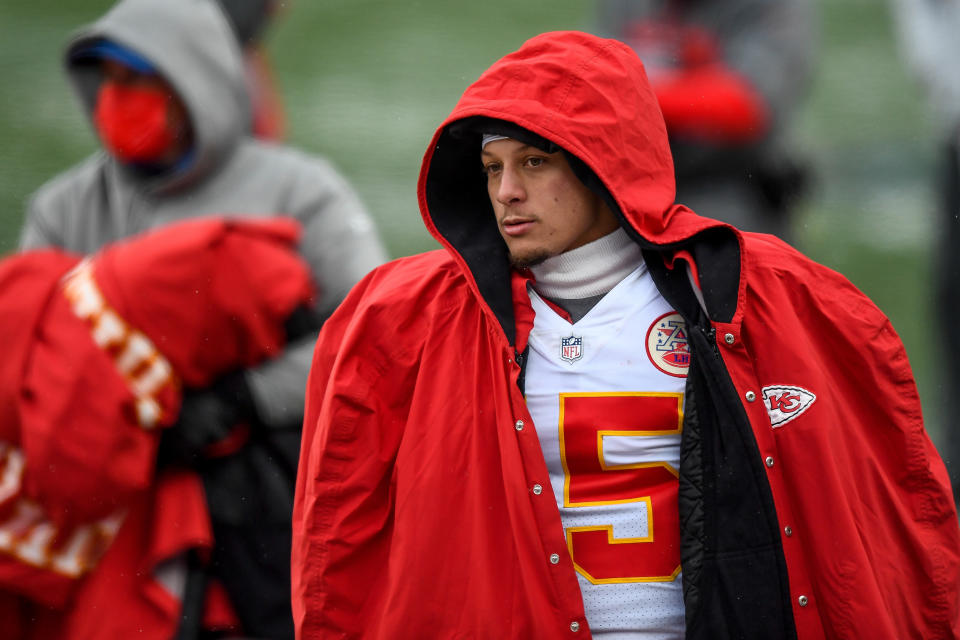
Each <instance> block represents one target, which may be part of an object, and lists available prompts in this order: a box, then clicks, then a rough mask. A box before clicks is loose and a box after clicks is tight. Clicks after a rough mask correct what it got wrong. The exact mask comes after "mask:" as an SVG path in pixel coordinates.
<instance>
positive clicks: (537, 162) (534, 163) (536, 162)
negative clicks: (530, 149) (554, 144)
mask: <svg viewBox="0 0 960 640" xmlns="http://www.w3.org/2000/svg"><path fill="white" fill-rule="evenodd" d="M543 163H544V159H543V158H540V157H537V156H533V157H532V158H527V166H530V167H539V166H542V165H543Z"/></svg>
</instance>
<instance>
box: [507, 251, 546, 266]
mask: <svg viewBox="0 0 960 640" xmlns="http://www.w3.org/2000/svg"><path fill="white" fill-rule="evenodd" d="M550 257H552V256H551V254H550V252H549V251H547V250H545V249H540V250H539V251H534V252H532V253H529V254H527V255H517V254H514V253H511V254H510V266H512V267H513V268H514V269H521V270H522V269H529V268H530V267H535V266H537V265H538V264H543V262H544V261H545V260H546V259H547V258H550Z"/></svg>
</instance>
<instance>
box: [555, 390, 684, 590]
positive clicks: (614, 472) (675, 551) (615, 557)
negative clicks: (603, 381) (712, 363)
mask: <svg viewBox="0 0 960 640" xmlns="http://www.w3.org/2000/svg"><path fill="white" fill-rule="evenodd" d="M682 402H683V396H682V394H680V393H627V392H622V393H568V394H561V395H560V456H561V461H562V463H563V469H564V475H565V478H564V491H563V493H564V496H563V500H564V507H567V508H577V507H595V506H601V505H623V506H628V507H633V508H636V509H637V512H636V513H635V514H633V513H631V519H633V518H636V519H638V520H642V518H643V513H642V511H640V510H643V511H645V512H646V522H647V534H646V535H645V536H643V537H622V538H617V537H615V536H614V530H613V524H602V525H593V526H577V527H567V528H566V536H567V546H568V548H569V550H570V555H571V557H572V558H573V563H574V566H575V567H576V568H577V571H578V572H579V573H580V574H581V575H583V576H584V577H585V578H586V579H588V580H589V581H590V582H592V583H594V584H602V583H611V582H668V581H671V580H673V579H674V578H676V577H677V575H678V574H679V573H680V520H679V515H678V512H677V490H678V472H677V469H675V468H674V467H673V466H672V465H671V464H669V463H667V462H662V461H645V462H632V463H621V464H608V463H607V462H606V461H605V459H604V437H610V436H634V437H640V438H647V437H649V438H654V437H658V436H678V435H679V434H680V430H681V426H682V423H683V413H682ZM651 442H652V441H651Z"/></svg>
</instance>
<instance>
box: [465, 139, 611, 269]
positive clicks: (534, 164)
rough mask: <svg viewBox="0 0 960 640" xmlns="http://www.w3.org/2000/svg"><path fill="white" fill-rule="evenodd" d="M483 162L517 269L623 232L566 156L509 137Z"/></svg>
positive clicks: (484, 155)
mask: <svg viewBox="0 0 960 640" xmlns="http://www.w3.org/2000/svg"><path fill="white" fill-rule="evenodd" d="M481 160H482V161H483V169H484V172H485V173H486V174H487V193H488V194H489V195H490V202H491V204H492V205H493V212H494V214H495V215H496V217H497V226H498V227H499V228H500V235H501V236H503V239H504V241H505V242H506V243H507V248H508V249H509V251H510V261H511V262H512V263H513V265H514V266H516V267H530V266H534V265H537V264H539V263H541V262H543V261H544V260H546V259H547V258H550V257H552V256H556V255H559V254H561V253H564V252H566V251H569V250H571V249H576V248H577V247H580V246H583V245H585V244H587V243H588V242H592V241H594V240H597V239H598V238H601V237H603V236H605V235H607V234H608V233H610V232H612V231H614V230H616V228H617V227H618V223H617V220H616V218H615V217H614V215H613V213H612V212H611V211H610V209H609V208H607V206H606V205H605V204H603V201H602V200H601V199H600V197H599V196H598V195H597V194H595V193H594V192H593V191H591V190H590V189H588V188H587V187H586V185H584V184H583V183H582V182H580V180H579V179H578V178H577V176H576V175H574V173H573V170H572V169H570V165H569V164H568V163H567V159H566V157H565V156H564V155H563V152H561V151H558V152H556V153H546V152H544V151H541V150H540V149H537V148H536V147H531V146H529V145H526V144H524V143H522V142H520V141H518V140H513V139H511V138H507V139H504V140H496V141H494V142H490V143H488V144H487V145H486V146H485V147H484V148H483V151H482V152H481Z"/></svg>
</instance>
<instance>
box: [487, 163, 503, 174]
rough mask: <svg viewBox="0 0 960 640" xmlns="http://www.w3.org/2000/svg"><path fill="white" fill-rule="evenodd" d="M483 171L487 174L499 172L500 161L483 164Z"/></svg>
mask: <svg viewBox="0 0 960 640" xmlns="http://www.w3.org/2000/svg"><path fill="white" fill-rule="evenodd" d="M483 172H484V173H485V174H487V175H490V174H493V173H499V172H500V163H498V162H491V163H489V164H485V165H483Z"/></svg>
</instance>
